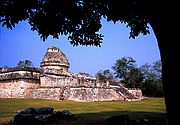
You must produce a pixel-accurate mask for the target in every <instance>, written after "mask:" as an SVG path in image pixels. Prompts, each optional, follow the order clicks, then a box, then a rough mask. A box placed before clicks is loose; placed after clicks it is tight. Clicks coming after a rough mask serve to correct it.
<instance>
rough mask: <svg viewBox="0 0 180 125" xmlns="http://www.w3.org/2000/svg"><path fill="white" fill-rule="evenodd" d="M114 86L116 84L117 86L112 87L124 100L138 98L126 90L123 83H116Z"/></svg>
mask: <svg viewBox="0 0 180 125" xmlns="http://www.w3.org/2000/svg"><path fill="white" fill-rule="evenodd" d="M116 86H118V87H114V88H113V89H114V90H115V91H116V92H117V93H118V94H120V95H121V96H123V97H124V100H125V101H135V100H138V98H137V97H136V96H135V95H133V94H132V93H130V92H129V91H128V89H127V88H126V87H124V86H123V85H121V84H119V83H117V84H116Z"/></svg>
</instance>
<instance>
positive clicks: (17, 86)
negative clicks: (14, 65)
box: [0, 79, 40, 98]
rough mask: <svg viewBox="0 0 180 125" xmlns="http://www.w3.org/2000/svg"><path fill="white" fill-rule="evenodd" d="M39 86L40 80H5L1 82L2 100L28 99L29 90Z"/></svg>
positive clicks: (0, 95)
mask: <svg viewBox="0 0 180 125" xmlns="http://www.w3.org/2000/svg"><path fill="white" fill-rule="evenodd" d="M39 85H40V83H39V80H33V79H14V80H3V81H0V98H27V89H28V88H37V87H39Z"/></svg>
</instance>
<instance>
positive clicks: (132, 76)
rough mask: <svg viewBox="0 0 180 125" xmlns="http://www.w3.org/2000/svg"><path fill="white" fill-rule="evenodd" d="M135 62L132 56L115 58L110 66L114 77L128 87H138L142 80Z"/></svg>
mask: <svg viewBox="0 0 180 125" xmlns="http://www.w3.org/2000/svg"><path fill="white" fill-rule="evenodd" d="M135 62H136V61H135V60H134V59H133V58H132V57H123V58H121V59H118V60H116V62H115V64H114V66H112V69H113V70H114V71H115V75H116V78H119V79H120V80H121V82H122V83H124V84H125V85H126V87H129V88H132V87H139V84H140V83H141V81H142V80H143V77H142V74H141V72H140V70H139V69H138V68H137V66H136V64H135Z"/></svg>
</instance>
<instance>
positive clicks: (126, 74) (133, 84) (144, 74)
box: [96, 57, 163, 97]
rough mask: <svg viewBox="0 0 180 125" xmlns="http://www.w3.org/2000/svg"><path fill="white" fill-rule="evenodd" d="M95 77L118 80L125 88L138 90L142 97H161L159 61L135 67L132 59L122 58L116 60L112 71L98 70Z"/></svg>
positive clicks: (160, 65) (160, 67) (160, 64)
mask: <svg viewBox="0 0 180 125" xmlns="http://www.w3.org/2000/svg"><path fill="white" fill-rule="evenodd" d="M96 77H97V78H98V79H99V80H119V81H120V82H121V83H123V84H124V85H125V86H126V87H127V88H140V89H141V90H142V92H143V95H144V96H148V97H163V85H162V63H161V60H157V61H155V62H153V63H152V64H148V63H146V64H143V65H141V66H137V64H136V60H134V59H133V58H132V57H122V58H120V59H117V60H116V62H115V63H114V65H113V66H112V71H111V69H105V70H100V71H99V72H97V74H96Z"/></svg>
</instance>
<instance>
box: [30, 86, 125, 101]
mask: <svg viewBox="0 0 180 125" xmlns="http://www.w3.org/2000/svg"><path fill="white" fill-rule="evenodd" d="M28 93H29V95H28V96H29V98H36V99H37V98H38V99H51V100H64V99H65V100H73V101H82V102H91V101H112V100H124V97H123V96H121V95H119V94H117V93H116V92H115V91H114V90H113V89H111V88H84V87H80V88H67V87H61V88H60V87H58V88H52V87H41V88H37V89H28Z"/></svg>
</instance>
